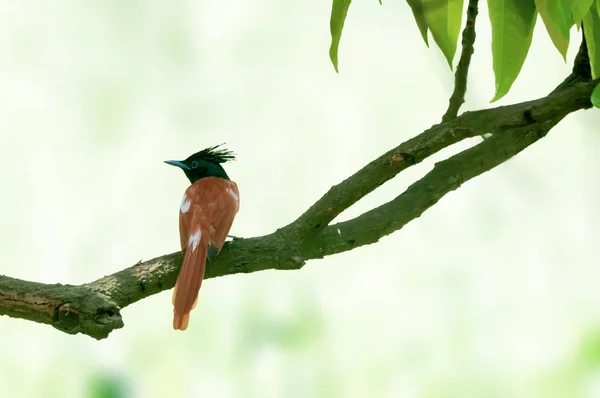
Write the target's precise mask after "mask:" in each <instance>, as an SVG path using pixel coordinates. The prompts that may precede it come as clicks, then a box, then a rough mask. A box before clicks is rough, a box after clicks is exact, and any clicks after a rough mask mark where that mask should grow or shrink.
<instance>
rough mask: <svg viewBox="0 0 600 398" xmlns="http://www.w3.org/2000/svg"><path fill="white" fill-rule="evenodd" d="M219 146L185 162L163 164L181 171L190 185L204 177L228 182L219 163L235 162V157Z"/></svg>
mask: <svg viewBox="0 0 600 398" xmlns="http://www.w3.org/2000/svg"><path fill="white" fill-rule="evenodd" d="M221 145H223V144H221ZM221 145H216V146H211V147H208V148H206V149H203V150H201V151H200V152H196V153H194V154H193V155H191V156H190V157H188V158H187V159H185V160H165V163H167V164H170V165H171V166H177V167H179V168H180V169H182V170H183V172H184V173H185V176H186V177H187V178H188V180H190V182H191V183H192V184H193V183H194V182H196V181H198V180H199V179H201V178H204V177H219V178H224V179H226V180H229V176H228V175H227V173H226V172H225V169H223V167H222V166H221V163H225V162H228V161H230V160H235V156H234V155H233V152H231V151H228V150H227V149H225V148H222V149H220V148H219V147H220V146H221Z"/></svg>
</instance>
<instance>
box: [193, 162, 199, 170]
mask: <svg viewBox="0 0 600 398" xmlns="http://www.w3.org/2000/svg"><path fill="white" fill-rule="evenodd" d="M196 168H198V162H196V161H195V160H194V161H192V169H196Z"/></svg>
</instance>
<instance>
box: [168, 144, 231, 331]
mask: <svg viewBox="0 0 600 398" xmlns="http://www.w3.org/2000/svg"><path fill="white" fill-rule="evenodd" d="M222 145H223V144H220V145H216V146H212V147H208V148H205V149H203V150H201V151H199V152H196V153H194V154H193V155H191V156H189V157H188V158H187V159H185V160H165V163H167V164H169V165H172V166H175V167H179V168H180V169H182V170H183V172H184V173H185V176H186V177H187V178H188V180H189V181H190V183H191V185H190V186H189V187H188V188H187V189H186V190H185V193H184V194H183V199H182V200H181V206H180V207H179V238H180V241H181V250H182V251H185V254H184V256H183V262H182V264H181V269H180V270H179V275H178V277H177V282H176V283H175V290H174V291H173V329H175V330H186V329H187V327H188V324H189V321H190V312H191V310H192V309H194V307H195V306H196V302H197V301H198V294H199V291H200V286H201V285H202V280H203V279H204V270H205V268H206V259H207V258H208V259H209V260H213V259H214V258H215V257H216V256H217V255H218V254H219V251H220V250H221V248H222V247H223V244H224V243H225V240H226V239H227V235H228V234H229V230H230V229H231V225H232V224H233V219H234V218H235V215H236V214H237V212H238V210H239V208H240V193H239V190H238V186H237V184H236V183H235V182H233V181H231V179H230V178H229V176H228V175H227V173H226V172H225V169H224V168H223V166H221V164H223V163H225V162H228V161H231V160H235V155H234V154H233V152H231V151H229V150H227V149H225V148H222Z"/></svg>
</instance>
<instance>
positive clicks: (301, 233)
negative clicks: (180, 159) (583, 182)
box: [0, 50, 600, 339]
mask: <svg viewBox="0 0 600 398" xmlns="http://www.w3.org/2000/svg"><path fill="white" fill-rule="evenodd" d="M584 51H585V50H584ZM576 66H577V65H576ZM588 68H589V65H588ZM575 73H576V71H575V69H574V72H573V74H575ZM577 73H578V79H577V80H576V81H574V82H571V83H570V84H564V83H563V84H561V87H560V89H557V90H555V91H553V92H552V93H551V94H549V95H548V96H546V97H543V98H539V99H537V100H533V101H528V102H523V103H520V104H515V105H509V106H502V107H497V108H492V109H485V110H479V111H474V112H466V113H464V114H462V115H461V116H458V117H456V118H454V119H452V120H450V121H447V122H444V123H441V124H437V125H434V126H432V127H431V128H429V129H427V130H425V131H424V132H422V133H421V134H419V135H417V136H415V137H413V138H411V139H409V140H408V141H406V142H404V143H402V144H400V145H398V146H397V147H395V148H393V149H391V150H390V151H388V152H386V153H385V154H383V155H381V156H380V157H379V158H377V159H375V160H373V161H372V162H371V163H369V164H367V165H366V166H365V167H363V168H362V169H361V170H359V171H358V172H356V173H355V174H354V175H352V176H351V177H349V178H348V179H346V180H344V181H342V182H341V183H339V184H338V185H335V186H334V187H332V188H331V189H330V190H329V191H328V192H327V193H326V194H325V195H324V196H323V197H322V198H321V199H319V200H318V201H317V202H316V203H315V204H313V205H312V206H311V207H310V208H309V209H308V210H307V211H306V212H305V213H304V214H302V215H301V216H300V217H299V218H298V219H297V220H296V221H294V222H292V223H291V224H289V225H287V226H285V227H283V228H280V229H278V230H277V231H275V232H273V233H271V234H269V235H266V236H261V237H255V238H249V239H235V240H233V241H231V242H228V243H226V245H225V246H224V248H223V250H222V251H221V253H220V254H219V256H218V257H217V258H216V259H215V260H214V261H212V262H209V263H208V264H207V269H206V276H205V277H206V278H214V277H218V276H224V275H231V274H237V273H250V272H256V271H261V270H266V269H279V270H292V269H299V268H301V267H302V266H303V265H304V264H305V263H306V261H308V260H311V259H318V258H323V257H324V256H328V255H332V254H336V253H341V252H344V251H348V250H352V249H354V248H356V247H359V246H363V245H367V244H371V243H374V242H377V241H378V240H379V239H380V238H381V237H383V236H386V235H389V234H391V233H393V232H394V231H397V230H399V229H400V228H402V227H403V226H404V225H406V224H407V223H408V222H410V221H411V220H414V219H415V218H417V217H419V216H420V215H421V214H422V213H423V212H424V211H425V210H427V209H428V208H430V207H431V206H433V205H434V204H435V203H437V201H439V200H440V199H441V198H442V197H443V196H444V195H445V194H447V193H448V192H450V191H452V190H455V189H457V188H459V187H460V186H461V184H463V183H464V182H466V181H468V180H470V179H471V178H474V177H476V176H478V175H480V174H482V173H484V172H486V171H488V170H490V169H492V168H494V167H496V166H498V165H499V164H501V163H503V162H505V161H506V160H508V159H510V158H511V157H512V156H514V155H516V154H517V153H519V152H521V151H522V150H523V149H525V148H527V147H528V146H529V145H531V144H533V143H535V142H536V141H538V140H539V139H540V138H542V137H544V136H545V135H546V134H547V133H548V131H549V130H550V129H551V128H552V127H554V126H555V125H556V124H557V123H558V122H560V120H562V119H563V118H564V117H565V116H566V115H568V114H570V113H572V112H575V111H577V110H580V109H587V108H590V107H591V106H592V104H591V102H590V95H591V92H592V90H593V89H594V87H595V86H596V85H597V84H598V83H599V82H600V80H596V81H590V79H587V81H583V82H581V80H582V79H581V78H580V76H581V73H579V72H577ZM565 81H566V80H565ZM484 133H492V136H491V138H489V139H486V140H484V141H483V142H480V143H479V144H477V145H475V146H473V147H471V148H469V149H466V150H464V151H462V152H460V153H459V154H456V155H454V156H452V157H450V158H448V159H446V160H444V161H441V162H439V163H437V164H436V165H435V166H434V168H433V169H432V170H431V171H430V172H429V173H428V174H427V175H425V176H424V177H423V178H422V179H421V180H419V181H417V182H415V183H414V184H412V185H411V186H410V187H409V188H408V189H407V190H406V191H405V192H403V193H402V194H400V195H399V196H397V197H396V198H395V199H393V200H392V201H390V202H388V203H385V204H383V205H381V206H379V207H377V208H375V209H372V210H370V211H367V212H366V213H364V214H362V215H360V216H358V217H356V218H354V219H352V220H349V221H345V222H341V223H337V224H333V225H331V222H332V221H333V220H334V218H335V217H337V216H338V215H339V214H340V213H341V212H342V211H344V210H345V209H347V208H349V207H350V206H352V205H353V204H354V203H356V202H357V201H358V200H360V199H361V198H362V197H364V196H365V195H367V194H368V193H369V192H372V191H373V190H375V189H376V188H377V187H379V186H380V185H381V184H383V183H385V182H386V181H388V180H390V179H391V178H393V177H394V176H395V175H396V174H398V173H400V172H401V171H402V170H404V169H406V168H408V167H410V166H412V165H414V164H417V163H419V162H421V161H422V160H423V159H425V158H427V157H428V156H431V155H432V154H434V153H436V152H437V151H439V150H441V149H443V148H445V147H448V146H450V145H452V144H455V143H457V142H459V141H461V140H463V139H465V138H468V137H475V136H479V135H482V134H484ZM182 258H183V253H181V252H175V253H171V254H166V255H163V256H160V257H157V258H154V259H152V260H148V261H145V262H140V263H138V264H135V265H133V266H131V267H129V268H126V269H124V270H122V271H119V272H117V273H114V274H112V275H108V276H105V277H103V278H101V279H98V280H96V281H94V282H91V283H87V284H84V285H80V286H74V285H61V284H53V285H46V284H40V283H36V282H28V281H22V280H18V279H14V278H10V277H6V276H0V315H8V316H11V317H17V318H23V319H28V320H31V321H35V322H39V323H45V324H49V325H52V326H53V327H55V328H57V329H58V330H61V331H63V332H66V333H70V334H76V333H83V334H86V335H89V336H91V337H93V338H96V339H102V338H105V337H107V336H108V335H109V333H110V332H111V331H113V330H114V329H118V328H121V327H123V320H122V318H121V314H120V310H121V309H122V308H124V307H126V306H128V305H131V304H133V303H135V302H136V301H139V300H141V299H143V298H145V297H148V296H150V295H153V294H156V293H159V292H161V291H163V290H167V289H171V288H172V287H173V286H174V285H175V281H176V279H177V275H178V272H179V267H180V265H181V260H182Z"/></svg>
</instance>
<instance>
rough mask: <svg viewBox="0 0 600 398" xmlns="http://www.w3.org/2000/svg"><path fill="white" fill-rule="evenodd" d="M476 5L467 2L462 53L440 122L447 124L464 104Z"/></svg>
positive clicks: (476, 11) (472, 2)
mask: <svg viewBox="0 0 600 398" xmlns="http://www.w3.org/2000/svg"><path fill="white" fill-rule="evenodd" d="M477 3H479V0H469V6H468V7H467V22H466V23H465V29H464V30H463V34H462V52H461V54H460V60H459V61H458V65H457V66H456V73H455V75H454V92H453V93H452V96H451V97H450V101H449V104H448V110H446V113H445V114H444V116H443V117H442V122H447V121H449V120H452V119H454V118H455V117H456V116H458V110H459V109H460V107H461V106H462V104H464V103H465V94H466V92H467V77H468V75H469V65H471V56H472V55H473V52H475V48H474V45H475V37H476V35H475V20H476V19H477V13H478V10H477Z"/></svg>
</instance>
